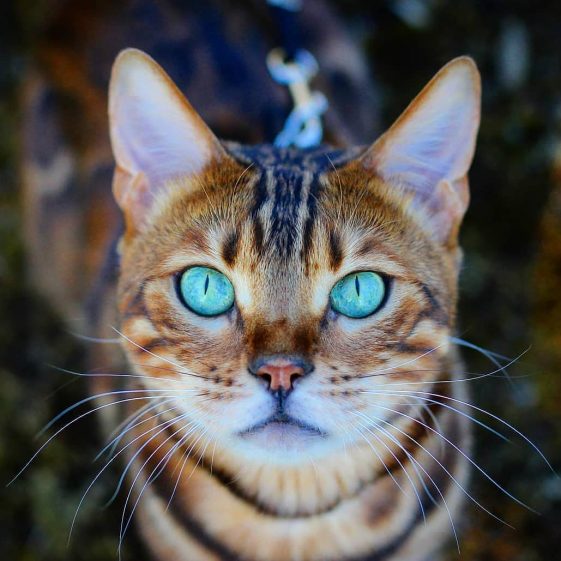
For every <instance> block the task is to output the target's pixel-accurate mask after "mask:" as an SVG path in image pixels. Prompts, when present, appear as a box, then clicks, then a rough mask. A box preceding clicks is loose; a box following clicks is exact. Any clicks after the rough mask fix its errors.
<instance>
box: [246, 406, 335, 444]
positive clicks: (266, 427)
mask: <svg viewBox="0 0 561 561" xmlns="http://www.w3.org/2000/svg"><path fill="white" fill-rule="evenodd" d="M257 435H264V436H265V435H269V436H271V437H273V438H274V437H280V438H281V439H283V440H284V439H285V438H290V437H305V436H308V437H314V436H315V437H326V436H327V434H326V433H325V432H323V431H322V430H320V429H319V428H317V427H314V426H312V425H309V424H308V423H306V422H304V421H301V420H299V419H295V418H294V417H291V416H290V415H288V414H286V413H285V412H284V411H277V412H276V413H275V414H274V415H271V416H270V417H269V418H268V419H265V420H264V421H261V422H259V423H257V424H255V425H253V426H251V427H249V428H247V429H245V430H243V431H241V432H240V436H241V437H246V438H250V437H252V436H257Z"/></svg>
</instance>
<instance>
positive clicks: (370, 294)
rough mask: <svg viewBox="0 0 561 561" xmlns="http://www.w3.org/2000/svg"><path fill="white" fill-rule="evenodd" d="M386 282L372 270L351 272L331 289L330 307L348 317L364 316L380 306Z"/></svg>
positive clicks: (384, 293)
mask: <svg viewBox="0 0 561 561" xmlns="http://www.w3.org/2000/svg"><path fill="white" fill-rule="evenodd" d="M385 295H386V283H385V282H384V279H383V278H382V276H381V275H379V274H378V273H374V272H373V271H362V272H360V273H352V274H350V275H347V276H346V277H344V278H342V279H341V280H340V281H338V282H337V283H336V284H335V286H334V287H333V288H332V289H331V294H330V300H331V307H332V308H333V309H334V310H335V311H336V312H339V313H340V314H343V315H344V316H348V317H350V318H355V319H360V318H365V317H367V316H369V315H371V314H373V313H374V312H376V311H377V310H379V309H380V308H381V307H382V304H383V303H384V298H385Z"/></svg>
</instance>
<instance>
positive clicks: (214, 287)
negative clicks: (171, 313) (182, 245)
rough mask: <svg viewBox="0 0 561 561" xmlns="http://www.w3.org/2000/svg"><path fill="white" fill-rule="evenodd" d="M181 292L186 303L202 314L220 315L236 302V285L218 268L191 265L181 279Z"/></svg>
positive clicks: (191, 308)
mask: <svg viewBox="0 0 561 561" xmlns="http://www.w3.org/2000/svg"><path fill="white" fill-rule="evenodd" d="M179 293H180V295H181V299H182V300H183V302H184V304H185V305H186V306H187V307H188V308H189V309H190V310H192V311H193V312H195V313H196V314H199V315H201V316H218V315H220V314H223V313H224V312H227V311H228V310H229V309H230V308H231V307H232V305H233V304H234V287H233V286H232V283H231V282H230V281H229V280H228V277H227V276H226V275H223V274H222V273H221V272H220V271H217V270H216V269H210V268H208V267H191V268H190V269H187V270H186V271H185V272H184V273H183V274H182V275H181V277H180V279H179Z"/></svg>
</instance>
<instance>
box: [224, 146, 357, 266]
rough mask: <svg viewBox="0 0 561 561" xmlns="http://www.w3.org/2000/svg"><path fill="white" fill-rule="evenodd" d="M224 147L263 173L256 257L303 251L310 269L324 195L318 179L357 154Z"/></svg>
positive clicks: (255, 212) (257, 196)
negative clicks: (268, 252) (319, 202)
mask: <svg viewBox="0 0 561 561" xmlns="http://www.w3.org/2000/svg"><path fill="white" fill-rule="evenodd" d="M226 147H227V149H228V150H229V152H230V153H231V154H232V155H233V156H234V157H235V158H236V159H237V160H238V161H240V162H242V163H244V164H252V165H253V166H254V169H255V170H259V171H260V174H261V175H260V178H259V181H257V183H256V185H255V191H254V201H253V206H252V209H251V212H250V217H251V220H252V229H253V238H254V243H255V247H256V250H257V253H258V254H259V255H262V254H263V252H264V251H265V250H268V251H272V252H275V253H276V254H277V255H278V256H280V257H281V258H286V259H287V258H289V257H290V256H292V255H294V254H295V251H296V250H297V249H298V248H301V254H300V257H301V258H302V259H303V260H304V262H305V268H306V269H308V268H309V266H310V263H309V256H310V253H311V251H310V250H311V247H312V240H313V233H314V226H315V221H316V219H317V211H318V196H319V194H320V191H321V183H320V177H321V176H322V174H324V173H325V172H327V171H328V170H331V169H334V168H336V167H337V166H340V165H343V164H344V163H346V161H347V160H348V159H349V158H352V157H353V156H355V155H356V151H340V150H339V151H337V150H332V149H330V148H328V147H326V146H321V147H319V148H315V149H310V150H298V149H294V148H288V149H280V148H275V147H274V146H270V145H261V146H239V145H235V144H227V145H226ZM304 203H305V204H306V209H305V210H304V209H303V208H302V205H303V204H304ZM265 209H266V210H265ZM302 215H304V223H303V224H301V218H300V217H301V216H302ZM300 240H301V245H300V243H299V242H300ZM339 254H340V252H337V254H335V258H334V262H337V261H338V260H339V259H340V257H339Z"/></svg>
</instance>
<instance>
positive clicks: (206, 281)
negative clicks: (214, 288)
mask: <svg viewBox="0 0 561 561" xmlns="http://www.w3.org/2000/svg"><path fill="white" fill-rule="evenodd" d="M209 284H210V277H209V276H208V275H207V276H206V279H205V296H206V292H207V290H208V285H209Z"/></svg>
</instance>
